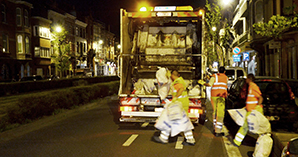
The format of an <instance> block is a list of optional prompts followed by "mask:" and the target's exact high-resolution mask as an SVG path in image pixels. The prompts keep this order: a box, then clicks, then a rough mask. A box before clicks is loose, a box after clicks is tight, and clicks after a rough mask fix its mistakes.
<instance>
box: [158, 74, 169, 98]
mask: <svg viewBox="0 0 298 157" xmlns="http://www.w3.org/2000/svg"><path fill="white" fill-rule="evenodd" d="M168 72H169V71H168V70H167V69H166V68H160V69H159V70H157V72H156V80H157V82H158V95H159V96H160V99H161V100H163V99H165V98H166V97H167V96H168V93H169V90H170V88H171V83H172V81H171V79H169V78H168V76H167V75H168Z"/></svg>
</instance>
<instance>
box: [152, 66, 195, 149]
mask: <svg viewBox="0 0 298 157" xmlns="http://www.w3.org/2000/svg"><path fill="white" fill-rule="evenodd" d="M171 79H172V81H173V83H172V84H171V87H172V91H173V93H172V97H173V99H172V102H171V103H170V104H167V105H166V106H165V109H164V110H163V111H162V113H161V115H160V116H159V118H158V119H157V122H156V124H155V127H156V128H157V129H159V130H161V134H160V136H153V140H154V141H155V142H158V143H163V144H165V143H168V140H169V136H170V135H171V136H172V137H173V136H176V135H178V134H179V133H180V132H183V133H184V136H185V138H186V141H184V142H183V144H184V145H192V146H193V145H195V139H194V137H193V133H192V129H194V126H193V124H192V122H191V121H190V119H189V117H188V116H187V113H188V108H189V99H188V95H187V91H186V84H185V82H184V80H183V78H182V77H180V75H179V73H178V71H177V70H173V71H172V73H171Z"/></svg>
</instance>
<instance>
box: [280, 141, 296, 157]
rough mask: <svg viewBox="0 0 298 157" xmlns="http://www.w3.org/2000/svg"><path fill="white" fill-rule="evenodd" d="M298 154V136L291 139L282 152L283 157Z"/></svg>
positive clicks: (291, 156) (294, 156)
mask: <svg viewBox="0 0 298 157" xmlns="http://www.w3.org/2000/svg"><path fill="white" fill-rule="evenodd" d="M297 156H298V137H296V138H293V139H291V140H290V141H289V142H288V143H287V145H286V146H285V147H284V149H283V150H282V152H281V157H297Z"/></svg>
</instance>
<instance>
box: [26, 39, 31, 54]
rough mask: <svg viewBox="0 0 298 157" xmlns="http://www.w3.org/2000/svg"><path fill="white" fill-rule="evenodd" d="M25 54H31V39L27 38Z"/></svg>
mask: <svg viewBox="0 0 298 157" xmlns="http://www.w3.org/2000/svg"><path fill="white" fill-rule="evenodd" d="M25 53H26V54H30V41H29V37H26V38H25Z"/></svg>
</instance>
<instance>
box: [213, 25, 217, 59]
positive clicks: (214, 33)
mask: <svg viewBox="0 0 298 157" xmlns="http://www.w3.org/2000/svg"><path fill="white" fill-rule="evenodd" d="M212 31H213V53H214V54H216V55H217V52H216V48H215V35H216V27H215V26H213V27H212Z"/></svg>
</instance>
